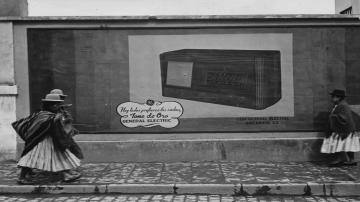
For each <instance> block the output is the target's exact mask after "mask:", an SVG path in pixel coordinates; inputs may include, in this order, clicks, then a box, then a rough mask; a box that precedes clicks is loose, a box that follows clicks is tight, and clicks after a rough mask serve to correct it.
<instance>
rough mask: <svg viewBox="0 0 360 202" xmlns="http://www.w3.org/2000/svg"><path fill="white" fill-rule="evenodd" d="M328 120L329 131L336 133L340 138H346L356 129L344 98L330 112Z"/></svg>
mask: <svg viewBox="0 0 360 202" xmlns="http://www.w3.org/2000/svg"><path fill="white" fill-rule="evenodd" d="M329 122H330V129H331V131H332V132H335V133H338V134H339V135H340V136H341V138H346V137H347V136H348V135H349V134H350V133H351V132H354V131H355V129H356V128H355V122H354V118H353V116H352V111H351V109H350V107H349V105H348V104H347V103H346V102H345V101H344V100H343V101H341V102H340V103H339V104H338V105H337V106H336V107H335V109H334V111H333V112H332V113H331V114H330V117H329Z"/></svg>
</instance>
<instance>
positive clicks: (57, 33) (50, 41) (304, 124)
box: [28, 27, 360, 133]
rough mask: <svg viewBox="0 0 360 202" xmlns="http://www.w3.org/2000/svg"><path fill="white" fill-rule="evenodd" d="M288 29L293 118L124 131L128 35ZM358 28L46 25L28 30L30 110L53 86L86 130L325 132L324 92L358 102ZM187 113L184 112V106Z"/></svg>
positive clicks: (192, 121) (189, 121) (186, 122)
mask: <svg viewBox="0 0 360 202" xmlns="http://www.w3.org/2000/svg"><path fill="white" fill-rule="evenodd" d="M238 33H292V35H293V74H294V75H293V77H294V81H293V83H294V85H293V86H287V87H288V88H293V89H294V110H295V111H294V112H295V113H294V117H271V116H269V117H261V120H254V118H247V117H246V116H244V115H239V117H232V118H180V124H179V125H178V126H177V127H175V128H172V129H164V128H160V127H154V128H134V129H129V128H126V127H124V126H122V124H121V123H120V121H119V120H120V118H119V116H118V115H117V114H116V107H117V106H118V105H119V104H120V103H123V102H127V101H129V100H130V95H129V44H128V36H132V35H172V34H176V35H190V34H238ZM359 42H360V29H359V28H351V27H347V28H343V27H331V28H330V27H326V28H325V27H324V28H322V27H318V28H251V29H244V28H238V29H223V28H222V29H147V30H116V29H110V30H109V29H107V30H44V29H41V30H40V29H31V30H29V32H28V43H29V72H30V91H31V92H30V95H31V110H32V111H36V110H37V109H38V108H37V107H38V106H39V101H40V99H41V98H42V97H43V96H44V95H45V94H46V93H47V92H48V91H49V90H50V89H52V88H61V89H63V90H64V91H65V93H66V94H68V95H69V97H68V100H67V102H69V103H72V104H73V108H72V109H71V112H72V114H73V116H74V118H75V123H76V124H77V127H78V128H79V129H80V130H81V131H83V132H89V133H97V132H114V133H118V132H157V133H158V132H204V131H211V132H239V131H322V130H325V129H326V122H327V112H328V111H329V109H330V108H331V104H330V101H329V96H328V93H329V92H330V91H331V90H333V89H334V88H343V89H346V90H347V91H348V93H349V95H350V96H349V98H348V99H349V101H350V103H351V104H358V102H359V100H360V96H359V94H358V92H360V91H359V90H360V86H359V84H358V83H359V82H358V81H359V79H358V78H359V77H360V71H359V70H358V64H360V57H359V56H358V54H359V52H360V51H358V50H359V49H360V43H359ZM184 110H189V109H184Z"/></svg>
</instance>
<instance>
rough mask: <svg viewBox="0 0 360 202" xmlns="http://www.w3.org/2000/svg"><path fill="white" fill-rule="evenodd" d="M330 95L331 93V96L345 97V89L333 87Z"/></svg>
mask: <svg viewBox="0 0 360 202" xmlns="http://www.w3.org/2000/svg"><path fill="white" fill-rule="evenodd" d="M330 95H332V96H337V97H346V95H345V91H344V90H340V89H335V90H333V92H331V93H330Z"/></svg>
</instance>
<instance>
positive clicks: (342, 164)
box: [329, 161, 344, 167]
mask: <svg viewBox="0 0 360 202" xmlns="http://www.w3.org/2000/svg"><path fill="white" fill-rule="evenodd" d="M341 166H344V162H343V161H339V162H334V163H330V164H329V167H341Z"/></svg>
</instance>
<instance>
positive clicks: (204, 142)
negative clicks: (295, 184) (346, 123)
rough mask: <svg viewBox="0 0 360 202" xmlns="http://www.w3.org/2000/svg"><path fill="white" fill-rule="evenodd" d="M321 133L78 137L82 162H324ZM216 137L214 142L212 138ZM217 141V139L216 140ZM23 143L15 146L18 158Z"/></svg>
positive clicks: (106, 135) (325, 156)
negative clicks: (83, 157) (82, 154)
mask: <svg viewBox="0 0 360 202" xmlns="http://www.w3.org/2000/svg"><path fill="white" fill-rule="evenodd" d="M321 135H322V134H321V133H227V134H127V135H121V134H117V135H110V134H101V135H100V134H97V135H79V136H77V137H76V139H77V141H78V143H79V145H80V146H81V148H82V149H83V152H84V154H85V159H84V162H181V161H258V162H269V161H270V162H286V161H324V160H326V158H327V157H328V156H327V155H324V154H321V153H320V146H321V143H322V138H321ZM215 137H217V138H215ZM220 137H221V139H220ZM22 148H23V143H18V156H19V154H21V151H22Z"/></svg>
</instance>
